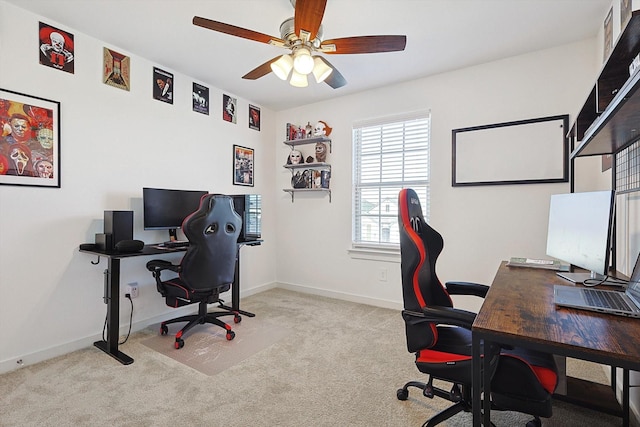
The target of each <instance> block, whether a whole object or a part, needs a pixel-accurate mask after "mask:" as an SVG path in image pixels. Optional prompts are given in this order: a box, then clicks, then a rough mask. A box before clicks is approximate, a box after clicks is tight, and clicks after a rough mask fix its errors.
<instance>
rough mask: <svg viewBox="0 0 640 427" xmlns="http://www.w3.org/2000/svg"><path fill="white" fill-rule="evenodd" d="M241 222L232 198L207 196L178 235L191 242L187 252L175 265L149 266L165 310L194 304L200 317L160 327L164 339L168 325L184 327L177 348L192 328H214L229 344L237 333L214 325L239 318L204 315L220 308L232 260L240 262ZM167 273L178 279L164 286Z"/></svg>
mask: <svg viewBox="0 0 640 427" xmlns="http://www.w3.org/2000/svg"><path fill="white" fill-rule="evenodd" d="M241 225H242V220H241V219H240V216H239V215H238V214H237V213H236V211H235V210H234V208H233V201H232V199H231V197H229V196H224V195H217V194H207V195H204V196H203V197H202V199H201V200H200V207H199V208H198V210H197V211H195V212H194V213H192V214H191V215H189V216H188V217H186V218H185V219H184V221H183V223H182V231H183V232H184V235H185V236H186V237H187V239H189V247H188V248H187V252H186V253H185V255H184V257H182V260H181V261H180V264H179V265H175V264H172V263H170V262H168V261H165V260H159V259H156V260H152V261H149V262H148V263H147V269H148V270H149V271H151V272H152V273H153V277H155V279H156V285H157V288H158V292H160V293H161V294H162V296H163V297H165V300H166V304H167V305H168V306H169V307H173V308H177V307H182V306H185V305H188V304H195V303H198V307H199V308H198V314H194V315H189V316H182V317H178V318H176V319H171V320H167V321H164V322H162V323H161V325H160V333H161V334H162V335H166V334H167V333H168V328H167V325H168V324H170V323H176V322H188V323H187V324H186V325H185V326H184V327H183V328H182V329H181V330H180V332H178V333H177V334H176V341H175V348H177V349H180V348H182V347H183V346H184V340H183V335H184V334H185V333H186V332H187V331H188V330H189V329H191V328H192V327H194V326H195V325H200V324H204V323H212V324H214V325H218V326H220V327H222V328H224V329H226V331H227V334H226V337H227V339H228V340H232V339H233V338H234V337H235V332H233V331H232V330H231V326H229V325H228V324H226V323H224V322H222V321H221V320H219V319H218V317H221V316H230V315H232V316H234V317H233V320H234V322H235V323H238V322H240V321H241V319H242V318H241V317H240V315H239V313H237V312H234V311H230V310H226V309H225V310H224V311H216V312H211V313H208V312H207V305H208V304H213V303H218V304H219V307H220V308H225V307H223V305H222V302H223V301H222V300H221V299H220V294H221V293H223V292H226V291H228V290H229V288H230V287H231V284H232V283H233V278H234V274H235V267H236V258H237V256H238V243H237V241H238V235H239V234H240V228H241ZM163 270H169V271H173V272H176V273H178V276H177V277H174V278H172V279H168V280H166V281H163V280H162V279H161V277H160V276H161V273H162V271H163Z"/></svg>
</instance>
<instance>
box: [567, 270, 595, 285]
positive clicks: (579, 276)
mask: <svg viewBox="0 0 640 427" xmlns="http://www.w3.org/2000/svg"><path fill="white" fill-rule="evenodd" d="M556 274H557V275H558V276H560V277H562V278H563V279H565V280H568V281H570V282H572V283H584V281H585V280H589V279H595V280H604V278H605V276H603V275H601V274H598V273H595V272H593V271H591V272H589V273H567V272H565V271H559V272H557V273H556Z"/></svg>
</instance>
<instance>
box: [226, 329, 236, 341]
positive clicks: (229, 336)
mask: <svg viewBox="0 0 640 427" xmlns="http://www.w3.org/2000/svg"><path fill="white" fill-rule="evenodd" d="M235 337H236V333H235V332H233V331H229V332H227V341H231V340H232V339H234V338H235Z"/></svg>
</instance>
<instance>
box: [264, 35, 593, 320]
mask: <svg viewBox="0 0 640 427" xmlns="http://www.w3.org/2000/svg"><path fill="white" fill-rule="evenodd" d="M595 55H596V54H595V42H594V40H587V41H583V42H579V43H575V44H570V45H566V46H560V47H557V48H554V49H549V50H545V51H540V52H535V53H532V54H528V55H522V56H518V57H513V58H509V59H505V60H502V61H496V62H492V63H488V64H484V65H479V66H475V67H471V68H466V69H462V70H459V71H455V72H449V73H445V74H441V75H437V76H433V77H428V78H424V79H421V80H417V81H412V82H407V83H399V84H397V85H394V86H390V87H385V88H381V89H378V90H372V91H368V92H363V93H360V94H357V95H353V96H346V97H342V98H337V99H335V100H332V101H327V102H322V103H318V104H314V105H309V106H305V107H301V108H295V109H291V110H288V111H282V112H278V113H277V115H276V121H277V124H276V130H277V131H278V134H279V135H280V136H281V137H280V138H279V139H278V141H277V142H276V158H275V167H276V168H279V172H278V173H277V174H276V181H277V185H278V186H279V188H287V187H289V186H290V184H289V179H290V176H291V175H290V173H289V172H288V171H286V170H285V169H283V168H282V165H283V164H284V162H285V160H286V156H287V153H288V151H289V148H288V147H287V146H286V145H284V144H283V143H282V140H283V139H284V132H285V131H284V129H285V126H286V123H287V122H292V123H306V122H307V121H311V122H312V123H314V122H315V121H317V120H324V121H326V122H327V123H329V125H330V126H332V127H333V133H332V135H331V137H332V140H333V152H332V153H331V154H329V156H328V159H327V161H328V162H330V163H331V164H332V179H331V187H332V202H331V203H329V202H328V199H327V198H326V197H325V196H318V195H315V194H312V195H306V194H305V195H304V196H305V197H302V196H298V195H296V199H295V202H294V203H292V202H291V199H290V198H289V196H288V195H287V194H285V193H282V194H281V195H280V196H279V197H278V198H277V206H278V212H279V213H280V214H279V215H278V222H277V233H278V236H279V237H280V239H281V242H283V244H282V245H281V246H279V248H278V252H279V255H278V260H277V262H278V270H277V277H278V281H279V282H280V283H284V284H286V285H287V286H289V287H292V288H296V289H304V290H306V291H308V292H316V293H320V294H329V295H339V296H342V297H344V298H349V299H353V300H359V301H369V302H374V301H384V302H385V305H389V306H396V307H400V306H401V302H402V299H401V288H400V268H399V263H398V262H397V260H396V261H395V262H381V261H380V260H362V259H353V258H351V257H350V255H349V254H348V252H347V251H348V250H349V248H350V243H351V210H352V197H351V194H352V193H351V192H352V188H351V178H352V177H351V163H352V148H351V147H352V144H351V130H352V125H353V123H354V122H356V121H358V120H361V119H368V118H374V117H384V116H389V115H394V114H397V113H402V112H409V111H415V110H419V109H430V110H431V113H432V132H431V140H432V146H431V182H432V187H431V223H432V225H433V226H434V228H436V229H437V230H438V231H439V232H440V233H441V234H442V235H443V237H444V240H445V248H444V251H443V253H442V254H441V256H440V258H439V261H438V274H439V276H440V278H441V280H456V279H458V280H471V281H478V282H482V283H487V284H489V283H491V280H492V278H493V276H494V274H495V271H496V269H497V267H498V265H499V263H500V261H501V260H505V259H508V258H509V257H511V256H528V257H538V258H541V257H545V248H546V227H547V216H548V206H549V195H550V194H552V193H561V192H568V191H569V185H568V184H529V185H507V186H503V185H501V186H478V187H456V188H453V187H452V186H451V131H452V129H456V128H462V127H468V126H476V125H485V124H492V123H501V122H507V121H515V120H523V119H531V118H537V117H545V116H552V115H558V114H570V121H572V120H573V119H574V118H575V113H576V112H577V111H578V109H579V108H580V107H581V106H582V103H583V102H584V100H585V99H586V96H587V95H588V93H589V90H590V88H591V87H592V85H593V82H594V80H595V76H596V73H597V71H598V69H599V66H600V65H599V62H598V59H597V58H596V56H595ZM345 77H346V78H347V80H349V79H356V78H357V76H349V75H348V74H347V75H345ZM336 93H339V90H338V91H336ZM311 148H312V146H311ZM311 148H309V149H307V150H310V149H311ZM302 150H305V148H304V147H303V148H302ZM307 152H308V153H310V151H307ZM303 153H305V152H304V151H303ZM306 155H307V154H305V156H306ZM478 161H479V162H482V161H483V159H478ZM591 167H592V165H591ZM598 173H599V172H598ZM284 242H287V243H286V244H284ZM296 242H304V243H296ZM301 244H303V245H304V250H301V246H300V245H301ZM380 269H387V270H388V280H387V281H386V282H382V281H379V280H378V275H379V271H380ZM470 304H471V303H470ZM476 307H477V306H476ZM470 308H473V306H472V307H470Z"/></svg>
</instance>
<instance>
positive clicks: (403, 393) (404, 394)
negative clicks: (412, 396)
mask: <svg viewBox="0 0 640 427" xmlns="http://www.w3.org/2000/svg"><path fill="white" fill-rule="evenodd" d="M396 397H397V398H398V400H407V399H408V398H409V390H406V389H404V388H399V389H398V391H396Z"/></svg>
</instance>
